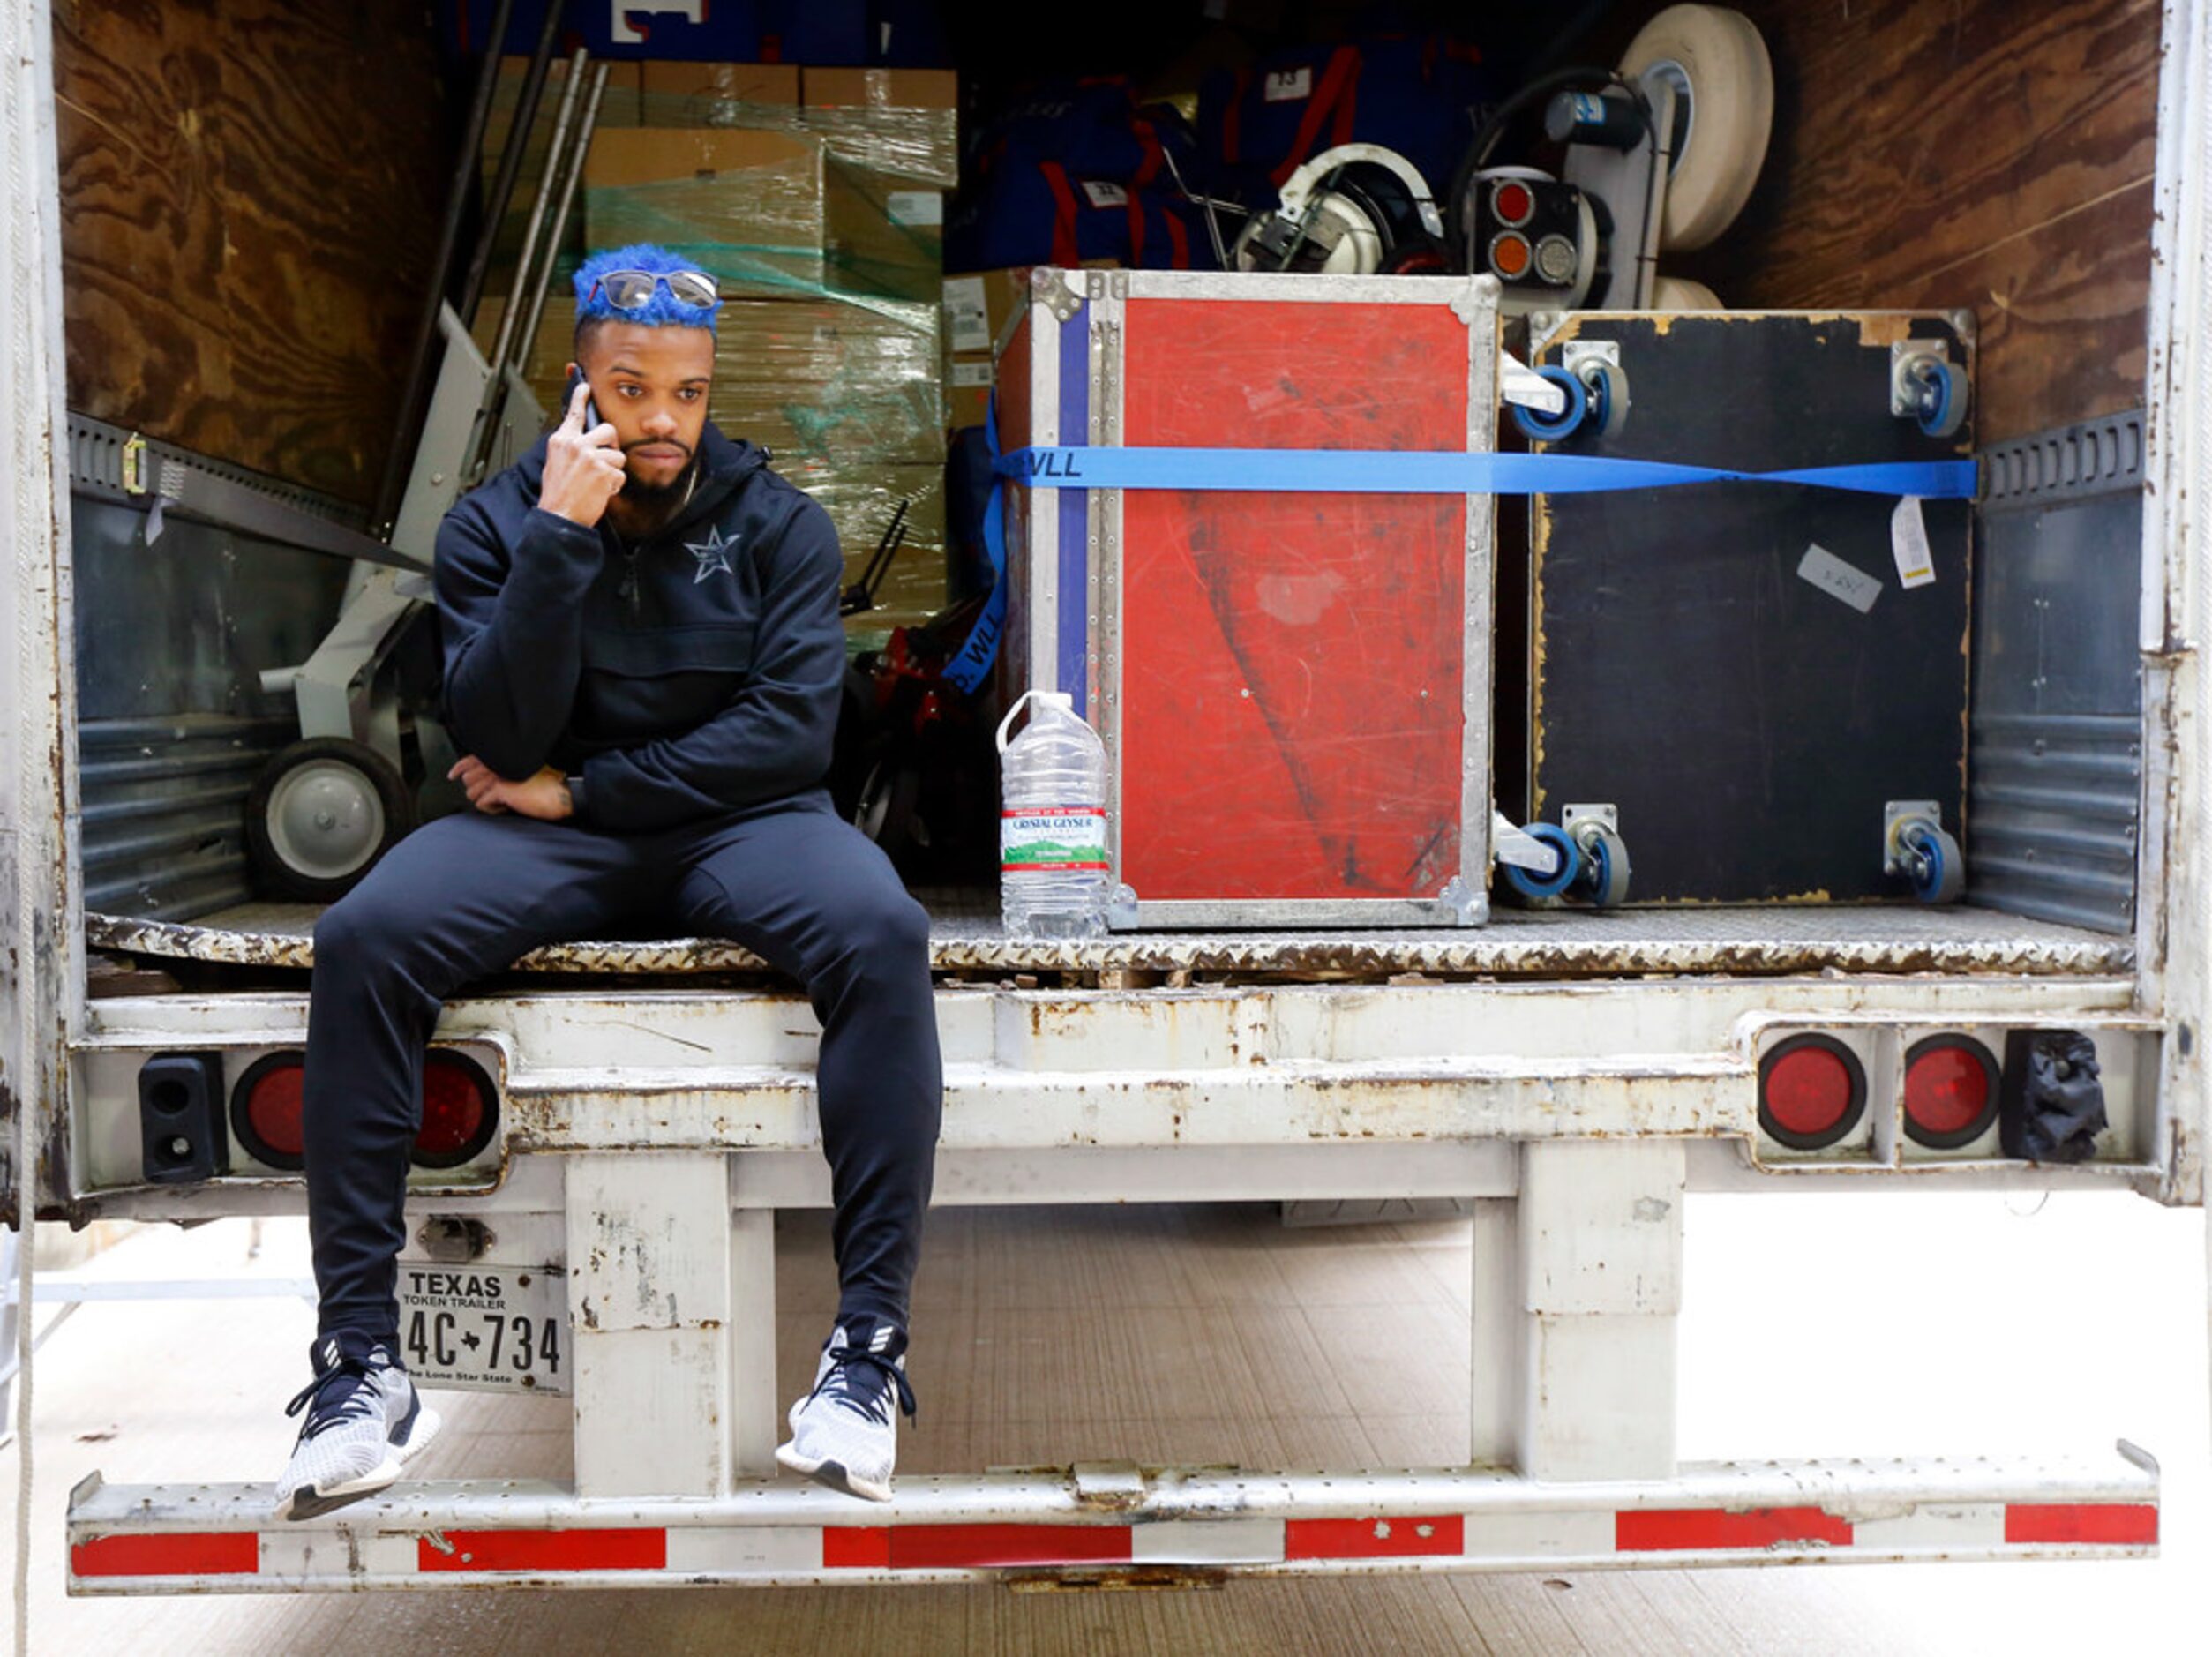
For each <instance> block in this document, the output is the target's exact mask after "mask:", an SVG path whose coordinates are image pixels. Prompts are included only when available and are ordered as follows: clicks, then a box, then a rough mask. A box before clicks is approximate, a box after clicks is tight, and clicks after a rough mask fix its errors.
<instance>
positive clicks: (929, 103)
mask: <svg viewBox="0 0 2212 1657" xmlns="http://www.w3.org/2000/svg"><path fill="white" fill-rule="evenodd" d="M799 85H800V90H801V93H802V95H803V100H804V101H805V103H806V107H807V108H808V109H958V108H959V107H960V77H959V76H958V75H957V74H956V73H955V72H954V71H951V70H949V69H814V68H811V67H810V68H808V69H806V70H805V71H803V72H802V73H801V75H800V80H799Z"/></svg>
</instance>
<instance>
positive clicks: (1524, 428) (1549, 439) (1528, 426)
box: [1513, 364, 1590, 834]
mask: <svg viewBox="0 0 2212 1657" xmlns="http://www.w3.org/2000/svg"><path fill="white" fill-rule="evenodd" d="M1537 372H1538V373H1539V374H1541V375H1542V376H1543V377H1544V378H1545V379H1548V380H1549V381H1550V382H1551V383H1552V384H1553V385H1555V386H1558V387H1559V388H1560V389H1561V390H1562V391H1563V392H1565V393H1566V394H1567V406H1566V408H1564V409H1562V410H1561V411H1560V412H1559V413H1557V414H1556V415H1553V414H1546V413H1544V412H1543V410H1541V409H1531V408H1530V407H1528V405H1527V404H1526V403H1518V402H1517V403H1515V404H1514V405H1513V424H1515V425H1517V426H1518V427H1519V428H1520V429H1521V435H1522V436H1523V437H1526V438H1527V439H1530V440H1531V441H1533V442H1536V443H1556V442H1558V441H1559V439H1562V438H1563V437H1566V436H1569V435H1570V434H1571V433H1572V432H1573V431H1575V430H1576V429H1577V428H1578V427H1579V426H1580V425H1581V424H1582V421H1583V417H1584V416H1586V415H1587V414H1588V413H1589V411H1590V390H1589V387H1588V386H1585V385H1584V384H1583V383H1582V382H1581V381H1580V380H1578V379H1576V378H1575V377H1574V376H1573V375H1572V374H1570V373H1569V372H1567V371H1566V370H1565V369H1563V368H1560V367H1557V366H1556V365H1555V364H1544V366H1542V367H1541V368H1539V369H1538V370H1537ZM1530 832H1531V833H1532V834H1533V833H1534V832H1535V831H1534V830H1533V829H1531V830H1530Z"/></svg>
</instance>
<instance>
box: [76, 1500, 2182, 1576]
mask: <svg viewBox="0 0 2212 1657" xmlns="http://www.w3.org/2000/svg"><path fill="white" fill-rule="evenodd" d="M329 1536H330V1533H328V1532H326V1531H316V1530H312V1529H304V1528H294V1527H291V1526H286V1527H285V1528H284V1529H282V1530H277V1531H245V1530H242V1531H184V1532H168V1533H121V1534H113V1535H106V1536H100V1537H96V1538H94V1539H92V1540H89V1541H80V1542H77V1543H75V1544H74V1545H73V1546H72V1547H71V1549H70V1575H71V1579H72V1580H73V1581H78V1582H81V1583H84V1584H86V1585H87V1586H93V1587H95V1588H96V1587H97V1586H100V1585H103V1584H106V1583H109V1582H111V1581H115V1580H116V1579H119V1578H131V1579H136V1580H140V1581H145V1580H149V1579H163V1578H168V1579H176V1578H215V1577H221V1578H238V1577H253V1576H266V1577H270V1578H281V1579H286V1580H294V1581H297V1580H312V1579H315V1578H319V1577H322V1576H326V1575H329V1574H330V1563H329V1561H330V1556H331V1549H330V1548H329V1547H328V1545H327V1544H328V1541H329ZM2157 1542H2158V1509H2157V1507H2156V1505H2155V1504H2149V1503H2124V1502H2089V1503H2002V1502H1988V1503H1945V1502H1939V1501H1931V1502H1924V1503H1919V1504H1917V1505H1916V1506H1914V1507H1912V1508H1910V1509H1908V1511H1904V1512H1902V1513H1900V1514H1898V1515H1896V1516H1895V1517H1892V1518H1875V1519H1860V1520H1856V1521H1854V1520H1851V1519H1848V1518H1840V1517H1838V1516H1837V1515H1835V1514H1833V1513H1830V1512H1828V1511H1826V1510H1824V1509H1821V1508H1818V1507H1770V1508H1747V1509H1729V1508H1721V1507H1701V1508H1625V1509H1619V1510H1593V1511H1585V1512H1575V1511H1561V1512H1518V1513H1503V1512H1496V1511H1491V1512H1476V1513H1466V1514H1460V1513H1440V1514H1436V1515H1434V1516H1430V1517H1427V1518H1403V1517H1399V1518H1349V1519H1346V1518H1250V1519H1218V1520H1217V1519H1179V1520H1174V1521H1172V1522H1163V1523H1156V1524H1147V1525H1086V1524H1041V1525H1040V1524H1001V1525H898V1526H705V1525H702V1526H659V1527H636V1528H598V1529H562V1530H478V1531H462V1530H448V1531H444V1532H433V1533H370V1534H364V1535H361V1536H358V1537H356V1538H354V1539H353V1540H352V1542H351V1558H352V1560H353V1561H354V1562H355V1563H352V1564H351V1565H349V1567H348V1569H347V1574H349V1575H354V1574H356V1573H357V1575H358V1576H359V1577H365V1578H371V1579H385V1580H388V1579H392V1578H407V1577H410V1576H419V1577H422V1578H439V1579H451V1578H457V1577H458V1578H471V1577H491V1578H498V1577H504V1576H514V1575H527V1576H529V1577H531V1578H543V1577H559V1576H561V1575H565V1574H570V1573H577V1574H581V1573H599V1572H650V1571H667V1572H671V1573H674V1574H678V1575H682V1576H687V1577H694V1576H698V1575H701V1574H706V1575H713V1574H716V1573H726V1574H731V1575H746V1574H752V1575H761V1574H775V1575H780V1576H787V1577H798V1576H820V1577H823V1578H829V1579H831V1580H835V1579H836V1578H837V1577H838V1576H839V1575H840V1574H841V1573H844V1572H855V1573H858V1572H866V1573H868V1574H870V1575H871V1576H876V1577H883V1576H889V1577H896V1576H898V1575H900V1574H902V1573H912V1574H914V1575H916V1576H927V1575H934V1574H940V1573H942V1572H945V1571H977V1570H1019V1569H1030V1570H1043V1569H1051V1568H1056V1567H1064V1568H1073V1569H1082V1568H1086V1567H1089V1568H1096V1567H1101V1566H1114V1565H1144V1564H1180V1565H1200V1566H1211V1565H1234V1566H1242V1567H1264V1566H1268V1565H1283V1566H1286V1567H1291V1568H1294V1569H1301V1570H1309V1569H1314V1568H1322V1569H1325V1568H1326V1567H1327V1566H1328V1565H1329V1564H1331V1563H1343V1564H1346V1565H1353V1564H1357V1563H1364V1562H1373V1561H1389V1560H1407V1561H1411V1560H1416V1559H1423V1558H1438V1559H1441V1558H1458V1559H1466V1560H1470V1561H1475V1562H1479V1563H1492V1564H1509V1563H1516V1562H1519V1561H1542V1560H1564V1559H1576V1560H1582V1561H1586V1562H1591V1563H1605V1562H1606V1561H1608V1560H1615V1561H1619V1562H1624V1563H1625V1562H1633V1561H1636V1560H1639V1559H1643V1558H1647V1557H1649V1556H1653V1555H1683V1554H1697V1555H1728V1554H1758V1555H1760V1556H1765V1557H1767V1558H1773V1557H1775V1556H1795V1555H1808V1556H1810V1555H1818V1556H1836V1555H1840V1554H1845V1553H1848V1552H1851V1551H1853V1550H1856V1551H1858V1552H1860V1553H1863V1554H1868V1555H1874V1556H1893V1555H1898V1554H1905V1555H1911V1554H1916V1553H1925V1552H1944V1553H1951V1554H1958V1553H1972V1554H1977V1555H1983V1556H1992V1555H1998V1554H2003V1553H2006V1552H2015V1553H2022V1554H2028V1553H2038V1552H2053V1551H2070V1550H2081V1549H2091V1550H2096V1551H2099V1552H2108V1551H2125V1550H2141V1549H2148V1548H2155V1547H2156V1545H2157ZM318 1548H320V1552H319V1557H318ZM241 1586H243V1585H241Z"/></svg>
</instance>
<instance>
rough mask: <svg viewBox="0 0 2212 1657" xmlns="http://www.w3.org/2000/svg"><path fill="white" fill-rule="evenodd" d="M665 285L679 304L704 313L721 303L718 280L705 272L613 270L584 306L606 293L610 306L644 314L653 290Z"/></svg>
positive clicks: (650, 301)
mask: <svg viewBox="0 0 2212 1657" xmlns="http://www.w3.org/2000/svg"><path fill="white" fill-rule="evenodd" d="M663 286H665V287H666V288H667V289H668V292H669V296H670V297H671V298H672V299H674V300H675V301H676V302H677V303H678V304H686V305H695V306H697V307H698V308H699V309H701V310H702V311H704V310H708V309H709V308H711V307H712V306H714V305H716V304H720V303H721V301H722V296H721V295H720V294H719V293H717V292H716V290H715V279H714V278H713V277H711V276H709V275H708V274H706V273H705V272H704V271H695V270H672V271H649V270H611V271H609V272H608V273H607V274H605V275H604V276H602V277H600V278H599V280H598V281H595V282H593V283H592V284H591V291H590V292H589V293H588V294H586V295H585V296H584V303H585V304H590V303H591V302H592V301H593V300H595V299H596V298H597V297H598V296H600V295H601V294H603V293H604V295H606V296H607V303H608V304H611V305H612V306H613V307H614V308H615V309H616V310H618V311H642V310H644V309H645V307H646V306H648V305H649V304H652V303H653V290H654V289H656V288H659V287H663Z"/></svg>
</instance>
